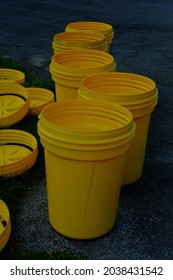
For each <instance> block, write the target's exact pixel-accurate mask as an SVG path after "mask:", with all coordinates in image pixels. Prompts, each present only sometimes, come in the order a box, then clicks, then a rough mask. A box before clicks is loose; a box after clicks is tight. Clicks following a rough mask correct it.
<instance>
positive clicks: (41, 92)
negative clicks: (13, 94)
mask: <svg viewBox="0 0 173 280" xmlns="http://www.w3.org/2000/svg"><path fill="white" fill-rule="evenodd" d="M27 92H28V98H29V101H30V106H29V111H28V114H29V115H38V114H40V113H41V111H42V109H43V108H44V107H45V106H47V105H48V104H50V103H52V102H54V93H53V92H52V91H51V90H48V89H45V88H38V87H29V88H27Z"/></svg>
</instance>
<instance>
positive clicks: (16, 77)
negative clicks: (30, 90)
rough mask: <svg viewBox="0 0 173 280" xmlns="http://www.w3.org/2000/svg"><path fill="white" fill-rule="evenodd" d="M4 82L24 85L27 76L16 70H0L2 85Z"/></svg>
mask: <svg viewBox="0 0 173 280" xmlns="http://www.w3.org/2000/svg"><path fill="white" fill-rule="evenodd" d="M4 82H5V83H6V82H9V83H18V84H23V83H24V82H25V74H24V73H23V72H21V71H19V70H15V69H8V68H0V84H1V83H4Z"/></svg>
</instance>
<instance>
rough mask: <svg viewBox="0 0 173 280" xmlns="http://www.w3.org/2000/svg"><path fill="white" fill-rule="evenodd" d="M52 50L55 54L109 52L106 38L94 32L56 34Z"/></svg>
mask: <svg viewBox="0 0 173 280" xmlns="http://www.w3.org/2000/svg"><path fill="white" fill-rule="evenodd" d="M52 48H53V50H54V54H57V53H60V52H62V51H67V50H75V49H93V50H100V51H105V52H107V51H108V46H107V41H106V38H105V36H104V35H102V34H100V33H92V32H62V33H58V34H55V36H54V38H53V42H52Z"/></svg>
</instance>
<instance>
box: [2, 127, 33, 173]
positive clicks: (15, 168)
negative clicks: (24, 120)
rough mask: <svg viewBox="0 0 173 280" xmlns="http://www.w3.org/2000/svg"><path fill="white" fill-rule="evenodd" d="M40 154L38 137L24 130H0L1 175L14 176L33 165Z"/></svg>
mask: <svg viewBox="0 0 173 280" xmlns="http://www.w3.org/2000/svg"><path fill="white" fill-rule="evenodd" d="M37 154H38V147H37V140H36V138H35V137H34V136H33V135H32V134H30V133H28V132H26V131H22V130H17V129H1V130H0V176H14V175H17V174H20V173H22V172H24V171H26V170H28V169H29V168H31V167H32V166H33V164H34V163H35V161H36V158H37Z"/></svg>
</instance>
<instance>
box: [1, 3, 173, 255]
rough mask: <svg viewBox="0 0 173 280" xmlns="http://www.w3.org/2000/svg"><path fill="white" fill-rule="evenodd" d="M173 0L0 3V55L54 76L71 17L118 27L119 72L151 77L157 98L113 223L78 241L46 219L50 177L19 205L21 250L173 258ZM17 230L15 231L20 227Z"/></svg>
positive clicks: (43, 75)
mask: <svg viewBox="0 0 173 280" xmlns="http://www.w3.org/2000/svg"><path fill="white" fill-rule="evenodd" d="M172 15H173V2H172V1H171V0H169V1H168V0H162V1H161V0H157V1H156V0H143V1H137V0H131V1H128V0H117V1H114V0H108V1H104V0H95V1H89V0H83V1H77V0H66V1H62V0H59V1H56V0H52V1H47V0H46V1H41V0H35V1H33V0H26V1H21V0H18V1H10V0H6V1H1V3H0V26H1V28H0V41H1V42H0V54H1V55H4V56H7V57H10V58H14V59H17V60H18V61H19V62H20V63H22V64H23V65H25V66H27V67H28V66H29V67H31V68H32V69H33V70H34V71H35V72H36V73H37V74H38V75H39V76H40V77H41V78H43V79H49V78H50V73H49V63H50V59H51V56H52V55H53V50H52V40H53V36H54V35H55V34H56V33H59V32H63V31H64V29H65V27H66V25H67V23H69V22H72V21H101V22H107V23H109V24H111V25H112V26H113V29H114V31H115V38H114V41H113V43H112V45H111V48H110V53H111V54H112V55H113V56H114V58H115V61H116V63H117V71H124V72H131V73H137V74H141V75H144V76H147V77H150V78H151V79H153V80H154V81H155V83H156V85H157V87H158V90H159V103H158V105H157V107H156V109H155V110H154V112H153V113H152V118H151V121H150V129H149V134H148V142H147V150H146V156H145V162H144V170H143V176H142V177H141V178H140V180H139V181H138V182H136V183H134V184H133V185H131V186H128V187H123V188H122V190H121V196H120V203H119V210H118V215H117V220H116V224H115V226H114V228H113V229H112V230H111V231H110V232H109V233H108V234H106V235H105V236H103V237H100V238H97V239H94V240H74V239H70V238H66V237H63V236H61V235H60V234H58V233H57V232H56V231H55V230H53V229H52V228H51V226H50V224H49V221H48V214H47V194H46V182H45V180H44V181H42V182H40V184H39V185H38V186H36V187H35V189H34V190H33V189H32V190H30V191H28V193H27V195H26V197H25V198H24V200H23V201H21V202H20V204H19V213H20V215H19V216H18V220H17V221H16V223H17V224H18V227H17V230H16V233H15V234H16V236H17V239H18V242H19V250H32V249H33V250H35V249H44V250H47V251H49V252H55V251H58V250H68V251H70V252H72V253H75V254H79V255H83V256H85V257H86V258H87V259H105V260H115V259H146V260H147V259H148V260H150V259H155V260H157V259H166V260H167V259H172V258H173V94H172V91H173V78H172V77H173V67H172V65H173V56H172V46H173V17H172ZM14 230H15V229H14Z"/></svg>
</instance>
